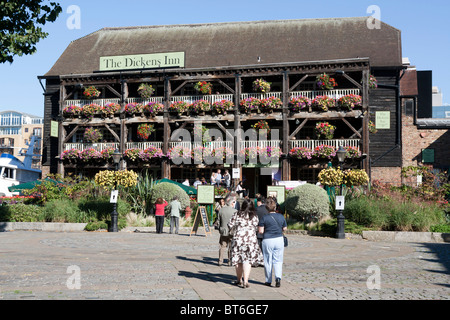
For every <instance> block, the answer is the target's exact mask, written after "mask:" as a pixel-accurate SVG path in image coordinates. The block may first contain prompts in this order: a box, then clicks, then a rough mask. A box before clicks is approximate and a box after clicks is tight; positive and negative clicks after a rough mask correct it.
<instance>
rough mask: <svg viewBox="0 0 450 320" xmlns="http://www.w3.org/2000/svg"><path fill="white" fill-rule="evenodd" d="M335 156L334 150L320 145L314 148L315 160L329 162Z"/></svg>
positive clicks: (331, 147)
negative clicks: (326, 160)
mask: <svg viewBox="0 0 450 320" xmlns="http://www.w3.org/2000/svg"><path fill="white" fill-rule="evenodd" d="M335 156H336V148H335V147H333V146H328V145H324V144H322V145H320V146H317V147H315V148H314V151H313V157H314V158H317V159H328V160H331V159H333V158H334V157H335Z"/></svg>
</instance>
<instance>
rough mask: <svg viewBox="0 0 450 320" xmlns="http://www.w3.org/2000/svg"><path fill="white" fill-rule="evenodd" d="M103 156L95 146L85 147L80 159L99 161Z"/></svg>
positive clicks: (83, 160)
mask: <svg viewBox="0 0 450 320" xmlns="http://www.w3.org/2000/svg"><path fill="white" fill-rule="evenodd" d="M101 158H102V154H101V153H100V152H99V151H97V150H95V149H94V148H89V149H85V150H83V151H81V152H80V160H81V161H82V162H98V161H99V160H101Z"/></svg>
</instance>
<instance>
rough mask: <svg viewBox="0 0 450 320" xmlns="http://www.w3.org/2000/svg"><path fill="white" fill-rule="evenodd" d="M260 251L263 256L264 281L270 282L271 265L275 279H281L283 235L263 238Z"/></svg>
mask: <svg viewBox="0 0 450 320" xmlns="http://www.w3.org/2000/svg"><path fill="white" fill-rule="evenodd" d="M262 252H263V257H264V273H265V275H266V282H267V283H272V267H273V272H274V273H275V279H281V275H282V273H283V253H284V240H283V237H278V238H270V239H263V241H262Z"/></svg>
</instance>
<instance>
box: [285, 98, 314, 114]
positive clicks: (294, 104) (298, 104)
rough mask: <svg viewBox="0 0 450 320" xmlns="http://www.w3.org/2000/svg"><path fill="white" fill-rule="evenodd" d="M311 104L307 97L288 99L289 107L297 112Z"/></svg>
mask: <svg viewBox="0 0 450 320" xmlns="http://www.w3.org/2000/svg"><path fill="white" fill-rule="evenodd" d="M310 106H311V99H309V98H307V97H293V98H291V100H290V101H289V109H290V110H291V111H292V112H299V111H301V110H303V109H308V108H309V107H310Z"/></svg>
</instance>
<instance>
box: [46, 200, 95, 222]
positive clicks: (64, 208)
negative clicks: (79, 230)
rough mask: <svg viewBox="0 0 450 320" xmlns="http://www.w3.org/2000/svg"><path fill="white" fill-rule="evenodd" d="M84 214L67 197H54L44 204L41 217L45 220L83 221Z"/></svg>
mask: <svg viewBox="0 0 450 320" xmlns="http://www.w3.org/2000/svg"><path fill="white" fill-rule="evenodd" d="M85 218H86V217H85V214H83V213H82V212H81V210H80V209H79V208H78V206H77V204H76V203H75V202H74V201H72V200H69V199H54V200H50V201H48V202H47V203H46V204H45V205H44V210H43V213H42V215H41V219H42V220H43V221H45V222H67V223H83V222H87V221H85Z"/></svg>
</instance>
